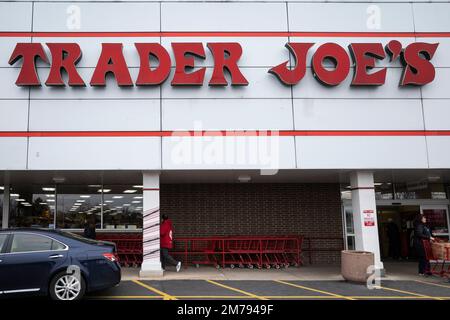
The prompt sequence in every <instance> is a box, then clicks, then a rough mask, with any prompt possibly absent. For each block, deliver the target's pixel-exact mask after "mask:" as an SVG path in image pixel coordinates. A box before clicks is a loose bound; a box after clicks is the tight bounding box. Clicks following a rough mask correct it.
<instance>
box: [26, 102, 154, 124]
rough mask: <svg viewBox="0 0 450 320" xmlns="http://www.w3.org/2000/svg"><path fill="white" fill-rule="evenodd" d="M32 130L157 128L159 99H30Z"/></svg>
mask: <svg viewBox="0 0 450 320" xmlns="http://www.w3.org/2000/svg"><path fill="white" fill-rule="evenodd" d="M30 130H32V131H158V130H160V101H159V100H157V99H155V100H111V101H106V100H104V101H97V100H81V101H80V100H32V101H31V104H30Z"/></svg>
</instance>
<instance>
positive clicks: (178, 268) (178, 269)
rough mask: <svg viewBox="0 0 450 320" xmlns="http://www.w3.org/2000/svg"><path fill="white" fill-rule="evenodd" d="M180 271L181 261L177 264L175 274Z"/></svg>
mask: <svg viewBox="0 0 450 320" xmlns="http://www.w3.org/2000/svg"><path fill="white" fill-rule="evenodd" d="M180 270H181V261H179V262H178V263H177V272H180Z"/></svg>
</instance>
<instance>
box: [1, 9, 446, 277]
mask: <svg viewBox="0 0 450 320" xmlns="http://www.w3.org/2000/svg"><path fill="white" fill-rule="evenodd" d="M449 16H450V4H449V3H448V2H444V1H442V2H440V1H432V2H426V3H423V2H419V1H417V2H416V1H397V2H390V1H383V2H356V1H355V2H352V1H350V2H349V1H346V2H341V1H327V2H323V1H308V2H302V1H292V2H290V1H288V2H286V1H268V2H259V1H258V2H257V1H230V2H214V1H211V2H189V1H170V2H169V1H168V2H165V1H162V2H161V1H160V2H156V1H154V2H153V1H133V2H131V1H130V2H128V1H122V2H108V1H100V2H93V1H92V2H90V1H79V2H66V1H58V2H53V1H42V2H41V1H34V2H31V1H17V2H16V1H13V2H0V150H1V151H0V155H1V156H0V176H1V181H0V185H3V189H2V191H3V207H2V208H3V215H2V226H3V227H14V226H35V225H36V226H43V227H50V228H53V227H56V228H64V229H75V230H78V229H82V221H84V219H86V218H87V217H88V216H89V215H93V216H96V222H97V225H98V228H99V229H104V230H105V231H111V230H113V231H120V232H125V231H138V232H143V235H144V237H143V239H144V261H143V264H142V271H143V272H144V273H148V272H151V273H160V272H161V265H160V263H159V251H158V249H159V240H158V237H159V226H158V223H159V215H160V213H162V211H164V210H163V209H162V208H163V207H162V204H161V210H160V201H162V197H163V196H162V193H163V188H162V185H164V184H170V185H172V186H173V185H181V184H209V185H210V186H212V188H214V184H221V185H222V184H231V185H236V187H237V188H238V185H241V184H253V183H254V184H258V183H260V184H264V185H269V186H270V185H276V184H303V185H306V187H307V186H308V185H311V186H312V185H315V184H327V185H334V186H335V190H336V194H339V201H340V204H339V209H338V212H337V211H336V210H335V211H336V214H337V215H336V217H339V218H338V219H337V220H334V221H338V223H337V224H335V223H334V222H331V223H328V225H327V220H326V219H325V221H324V222H323V224H324V226H323V228H324V229H327V228H328V229H330V228H331V229H335V230H337V234H339V236H340V237H341V238H342V239H344V242H345V246H348V247H349V248H352V249H357V250H366V251H371V252H374V253H375V256H376V262H377V263H378V264H379V265H380V266H382V260H383V253H382V248H380V245H381V246H383V241H382V239H380V238H381V237H382V236H381V234H382V232H383V231H382V230H380V228H383V226H384V225H383V224H382V223H381V222H380V221H378V220H380V219H383V221H384V222H386V221H387V220H386V219H388V218H387V217H393V218H394V220H396V221H398V225H399V227H400V228H401V229H405V230H406V229H408V228H409V229H410V221H411V219H412V214H416V213H420V212H422V213H425V214H428V215H429V216H430V217H431V219H435V220H433V221H434V222H433V223H435V226H434V227H435V228H436V229H435V231H436V232H437V233H438V234H440V235H441V236H443V237H448V197H447V191H448V190H447V189H448V188H447V184H448V183H449V182H450V120H449V119H450V90H449V83H450V20H449ZM395 40H396V41H398V42H399V43H400V45H401V48H402V50H406V48H407V47H408V46H409V45H411V44H414V43H426V44H438V46H437V48H436V50H435V52H431V56H432V57H430V56H427V54H428V55H430V51H428V52H424V51H419V54H418V55H417V56H418V57H419V58H418V59H419V60H420V61H422V62H429V63H431V65H432V68H431V69H432V70H433V72H434V74H433V75H432V79H431V81H427V82H428V83H424V84H422V83H420V84H419V85H412V84H405V85H402V84H401V81H402V79H403V78H402V77H403V76H404V73H405V72H407V69H408V68H412V71H411V72H412V74H416V75H417V73H419V74H420V76H423V74H422V73H427V72H428V73H427V75H428V76H429V77H430V74H429V72H430V71H429V70H430V68H429V66H428V67H427V66H425V67H423V65H419V66H418V65H415V64H414V63H413V64H409V65H408V64H407V63H406V64H405V63H402V56H401V55H400V56H399V54H400V51H398V52H397V56H396V54H395V52H394V54H392V55H390V53H391V52H389V50H388V49H386V46H388V47H389V44H392V45H393V44H394V42H392V41H395ZM21 43H22V44H31V43H34V44H41V45H42V46H41V48H42V50H43V55H42V54H41V55H40V57H37V58H36V59H35V61H36V66H35V67H36V68H35V69H36V74H37V76H38V79H39V83H40V85H29V83H26V82H24V83H22V84H21V85H17V84H16V82H17V81H18V80H19V74H20V72H21V70H24V69H25V68H24V65H23V64H24V61H25V59H24V57H23V52H20V53H19V54H18V57H17V59H11V58H13V52H15V50H16V49H17V48H18V44H21ZM52 43H59V44H76V45H78V47H79V48H80V50H81V53H82V55H80V58H79V59H78V60H79V61H77V63H76V72H77V73H78V75H79V76H80V77H81V79H82V80H83V82H84V84H85V85H84V86H74V85H72V86H71V85H69V81H70V79H69V76H68V73H67V70H66V69H64V68H61V69H60V70H61V72H60V74H61V75H62V77H61V79H62V80H63V82H64V83H63V85H51V83H50V84H49V83H47V84H46V81H47V82H48V75H49V73H50V68H51V66H52V64H54V63H55V61H56V59H57V57H54V56H52V52H50V46H49V45H48V44H52ZM136 43H153V44H155V43H156V44H160V45H161V46H162V48H164V49H165V52H166V53H167V54H168V57H170V73H168V74H167V78H166V79H165V81H160V82H161V83H153V84H151V85H137V82H138V77H139V74H140V72H141V71H142V70H141V69H142V68H143V67H142V60H141V59H140V56H139V52H138V50H137V47H136V45H135V44H136ZM183 43H184V44H186V43H188V44H189V45H188V47H189V50H191V51H189V52H190V53H189V52H187V54H186V53H185V52H184V53H183V52H182V51H178V53H180V52H181V54H180V55H178V56H177V55H176V54H175V52H177V51H176V50H177V49H176V48H175V47H176V46H177V44H183ZM193 43H194V44H195V45H192V44H193ZM208 43H209V44H214V43H225V44H228V46H229V43H234V44H236V43H237V44H239V45H240V47H241V48H242V54H241V55H240V57H239V60H238V61H237V66H238V69H239V71H240V72H241V74H242V75H243V76H244V78H245V80H246V81H247V82H248V84H247V85H245V84H244V85H243V83H238V82H239V81H238V80H237V78H236V79H235V80H236V85H232V84H231V82H233V78H232V77H231V75H230V74H229V73H228V72H226V73H225V79H226V85H223V84H222V85H220V84H219V85H217V83H216V84H215V85H214V83H210V82H211V81H212V80H211V79H214V77H213V71H214V70H215V69H214V67H215V66H217V64H218V63H219V61H220V60H221V57H219V55H217V56H216V55H214V56H213V50H212V49H211V46H208ZM287 43H311V46H310V48H309V50H308V51H307V52H306V53H305V54H306V56H305V57H299V56H297V59H295V57H294V55H293V54H292V52H291V54H290V51H289V50H288V49H287V48H286V47H285V46H286V44H287ZM327 43H333V44H335V45H334V46H335V47H334V49H330V50H331V51H329V52H332V53H336V54H342V52H345V53H346V54H345V57H347V58H345V57H343V56H342V55H341V56H339V57H340V58H339V59H341V58H342V59H341V60H338V61H337V63H333V57H330V56H329V52H328V51H326V50H325V49H323V50H324V51H325V53H323V57H324V59H323V60H321V59H319V58H317V56H316V53H317V52H318V51H319V52H320V50H321V49H320V48H324V47H325V46H324V44H327ZM360 43H371V44H378V45H379V47H377V48H378V49H379V48H382V52H381V53H380V52H378V57H377V58H373V59H372V60H373V62H374V68H372V70H369V69H370V68H368V69H367V70H368V71H367V73H368V74H373V73H375V72H385V77H384V79H383V83H382V84H380V83H372V82H371V81H372V80H370V81H369V82H370V83H368V84H366V85H355V84H353V85H352V81H354V79H355V77H356V75H355V69H356V67H357V66H355V58H354V56H352V55H351V53H350V51H349V50H350V49H349V45H350V44H360ZM395 43H397V42H395ZM102 44H121V45H122V47H121V50H122V51H121V52H123V59H124V60H123V61H125V63H126V68H125V69H124V68H123V66H122V68H121V67H120V63H121V62H123V61H122V60H121V55H120V54H119V56H118V58H117V56H113V57H110V58H108V57H107V58H105V59H106V60H105V61H106V62H105V63H106V64H107V65H108V67H107V68H110V69H108V70H107V71H109V72H106V71H105V70H103V71H102V70H99V72H100V78H103V79H106V80H105V85H100V86H99V85H98V83H97V85H96V83H94V82H93V75H94V74H95V73H96V70H97V69H100V67H99V61H101V53H102ZM174 44H175V45H174ZM337 47H339V48H341V49H339V48H337ZM28 48H31V47H28ZM33 48H36V47H33ZM336 48H337V49H336ZM392 48H393V47H392ZM194 49H195V50H194ZM192 50H194V51H196V52H194V53H193V51H192ZM202 51H203V53H202ZM394 51H395V50H394ZM61 52H64V53H62V56H61V57H60V58H63V59H64V57H66V58H67V56H70V54H69V53H67V52H66V51H64V50H63V51H61ZM28 53H29V51H28ZM116 53H117V51H116ZM219 53H220V51H219ZM221 53H222V58H225V59H227V58H230V59H229V60H228V61H230V60H231V57H236V53H233V52H229V51H227V50H224V51H221ZM21 54H22V55H21ZM105 54H107V52H106V51H105ZM380 54H381V56H380ZM237 55H238V56H239V54H237ZM374 55H376V54H374V53H373V52H372V53H368V54H366V55H365V57H366V58H368V59H370V57H373V56H374ZM43 56H45V57H46V59H44V58H43ZM202 56H204V57H202ZM146 57H148V59H146V61H147V62H148V61H150V65H151V66H152V67H151V70H153V71H154V70H156V68H157V67H158V66H161V65H162V64H163V60H162V59H163V58H167V57H166V56H165V55H164V54H162V55H160V56H159V59H155V57H151V55H149V54H148V53H147V56H146ZM183 57H184V58H185V59H191V60H189V61H184V60H183ZM315 57H316V58H315ZM141 58H142V57H141ZM328 58H331V59H328ZM315 59H317V61H316V62H317V65H315V66H313V64H314V61H315ZM346 59H348V63H349V64H350V65H349V66H348V68H347V69H346V68H345V65H346V61H347V60H346ZM12 60H14V61H12ZM31 60H34V59H31ZM31 60H30V61H31ZM45 60H47V61H45ZM166 61H167V59H166ZM286 61H287V65H288V66H291V67H292V68H295V66H298V65H299V64H301V63H305V64H306V65H305V68H304V71H305V72H304V76H303V77H301V79H300V80H298V81H297V83H296V84H288V85H286V84H285V83H283V81H281V80H280V79H279V78H278V77H277V76H276V75H274V74H272V73H269V72H268V71H269V70H270V69H272V68H273V67H275V66H278V65H280V64H282V63H284V62H286ZM330 61H331V62H330ZM183 63H184V64H185V66H183ZM361 63H362V60H360V61H357V63H356V65H361ZM190 64H192V65H193V66H194V67H193V68H191V67H190V66H189V65H190ZM425 64H426V63H425ZM230 65H233V63H232V62H231V63H230ZM317 68H321V70H322V79H321V76H320V75H318V72H319V71H318V70H317ZM338 68H343V71H342V72H343V73H340V74H337V73H334V74H333V71H332V70H336V69H338ZM365 69H366V68H362V70H365ZM33 70H34V68H33ZM220 70H223V68H220ZM102 72H103V73H102ZM127 72H128V74H127ZM168 72H169V71H168ZM203 72H204V77H203V76H202V75H203ZM327 72H330V74H328V75H329V76H330V79H331V80H335V81H337V82H338V83H335V85H331V86H330V85H324V84H323V82H324V81H323V80H324V78H325V77H326V76H327ZM193 73H195V75H194V76H193V77H192V74H193ZM219 73H220V72H219ZM177 74H178V76H180V78H179V79H180V82H179V83H178V85H177V84H176V83H173V82H175V80H174V79H176V77H177ZM189 74H190V75H191V78H189V76H187V78H188V80H186V75H189ZM236 74H237V73H236ZM236 74H235V75H236ZM27 75H28V76H29V77H30V76H31V77H32V76H33V74H31V75H30V73H29V72H28V73H27ZM127 75H129V77H130V78H131V80H132V83H131V84H130V83H125V85H123V83H120V79H125V80H126V79H127ZM183 75H184V76H185V77H184V78H183ZM298 75H299V74H297V76H298ZM339 77H342V78H341V79H340V80H339V79H338V78H339ZM189 79H190V80H189ZM163 80H164V79H163ZM319 80H320V81H319ZM155 81H156V80H155ZM183 81H185V83H183ZM186 81H187V83H186ZM193 81H194V82H195V81H197V83H196V84H194V83H193ZM125 82H127V81H125ZM325 82H326V81H325ZM19 84H20V83H19ZM119 84H122V85H119ZM160 186H161V188H160ZM173 188H174V190H175V189H177V187H173ZM193 189H195V187H193ZM193 189H192V190H193ZM192 192H194V191H192ZM255 192H256V193H259V191H258V190H256V191H255ZM299 192H300V193H301V192H302V191H299ZM174 194H176V193H174ZM186 197H188V198H189V199H192V197H193V195H192V194H190V195H187V196H186ZM205 197H208V195H206V196H205ZM180 199H181V198H177V196H176V195H174V196H173V197H172V198H170V199H169V200H165V201H166V202H171V201H175V202H176V201H186V202H187V201H190V200H180ZM52 200H53V201H52ZM205 201H206V204H205V205H206V206H207V205H208V203H207V200H205ZM254 201H255V202H256V203H259V202H260V200H258V199H256V200H254ZM282 201H284V200H282V198H280V203H281V202H282ZM316 201H317V203H322V202H323V203H326V202H327V193H326V192H324V193H323V194H318V200H316ZM88 203H89V205H87V204H88ZM245 203H246V202H245V201H244V204H243V207H244V209H245ZM39 205H41V206H43V207H45V209H42V210H41V209H39V208H37V207H39ZM226 205H227V204H226V202H223V203H221V204H219V207H220V206H226ZM271 205H272V206H274V208H275V207H277V204H276V203H275V204H273V203H272V204H271ZM211 206H213V204H211ZM193 207H194V208H195V204H194V205H193ZM313 207H314V205H311V207H310V208H313ZM247 209H248V210H249V211H251V210H253V209H251V208H250V207H249V208H247ZM199 210H200V209H199ZM292 210H293V212H295V208H294V209H292ZM302 210H303V209H302ZM304 210H305V212H306V213H305V215H307V212H308V208H306V209H304ZM311 210H312V209H311ZM171 213H174V212H173V211H172V212H169V214H171ZM311 214H314V215H316V216H317V219H318V220H319V221H320V219H321V218H320V214H321V213H320V212H314V213H311ZM383 214H384V216H383ZM433 217H434V218H433ZM241 218H242V221H241V223H244V224H245V223H249V224H250V223H252V222H250V221H249V222H246V218H245V211H244V216H241ZM272 218H273V217H272ZM272 218H271V219H272ZM204 219H205V220H208V221H209V222H208V223H209V224H215V223H216V220H214V219H211V218H210V217H208V216H205V217H204ZM218 219H219V218H218ZM283 219H284V218H283ZM283 219H281V221H280V222H279V223H280V224H282V223H284V222H283ZM181 220H182V218H180V219H179V221H181ZM270 221H272V220H270ZM191 223H193V224H194V223H200V222H198V221H197V220H196V219H193V220H192V221H191ZM201 223H204V222H201ZM299 224H301V222H300V223H299ZM175 225H176V219H175ZM179 228H180V229H182V228H183V227H182V226H180V227H179ZM207 228H208V227H205V230H207ZM299 228H300V227H299ZM302 228H308V227H307V226H306V227H305V226H302ZM302 228H300V229H302ZM229 229H230V230H232V229H233V228H232V227H230V228H229ZM142 230H143V231H142ZM280 230H281V231H280ZM302 230H303V229H302ZM294 231H295V230H294ZM231 232H232V231H229V232H228V233H231ZM242 232H247V231H245V230H244V231H242ZM264 232H266V231H264ZM267 232H271V231H270V230H269V231H267ZM273 232H274V233H277V232H283V230H282V229H274V230H273ZM204 233H205V232H201V231H199V232H198V234H199V235H203V234H204ZM299 233H300V231H299Z"/></svg>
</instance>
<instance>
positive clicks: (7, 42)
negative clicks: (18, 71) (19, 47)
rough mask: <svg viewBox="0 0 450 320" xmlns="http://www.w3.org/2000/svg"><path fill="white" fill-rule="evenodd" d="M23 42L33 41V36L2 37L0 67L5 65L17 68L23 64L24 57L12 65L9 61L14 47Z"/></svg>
mask: <svg viewBox="0 0 450 320" xmlns="http://www.w3.org/2000/svg"><path fill="white" fill-rule="evenodd" d="M22 42H31V38H30V37H19V38H16V37H12V38H9V37H5V38H1V37H0V68H5V67H11V68H17V67H21V66H22V61H23V59H20V60H19V61H17V62H16V63H15V64H13V65H12V66H10V65H9V63H8V61H9V58H10V57H11V55H12V53H13V52H14V48H15V47H16V44H17V43H22Z"/></svg>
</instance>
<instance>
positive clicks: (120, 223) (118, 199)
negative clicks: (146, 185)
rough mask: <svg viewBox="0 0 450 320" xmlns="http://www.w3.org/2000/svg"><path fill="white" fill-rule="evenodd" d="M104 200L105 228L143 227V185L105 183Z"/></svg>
mask: <svg viewBox="0 0 450 320" xmlns="http://www.w3.org/2000/svg"><path fill="white" fill-rule="evenodd" d="M103 201H104V203H103V227H104V228H105V229H137V228H142V209H143V204H142V203H143V197H142V186H139V185H110V186H108V185H105V186H104V193H103Z"/></svg>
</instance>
